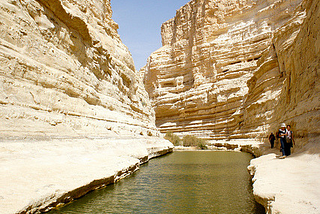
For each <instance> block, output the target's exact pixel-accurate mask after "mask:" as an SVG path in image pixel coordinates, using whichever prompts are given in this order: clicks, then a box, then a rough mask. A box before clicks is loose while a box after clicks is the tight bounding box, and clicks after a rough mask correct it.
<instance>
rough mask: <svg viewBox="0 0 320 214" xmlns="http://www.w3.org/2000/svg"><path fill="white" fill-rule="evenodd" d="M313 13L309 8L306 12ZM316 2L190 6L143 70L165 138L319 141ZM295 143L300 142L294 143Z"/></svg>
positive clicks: (196, 2) (198, 2) (258, 0)
mask: <svg viewBox="0 0 320 214" xmlns="http://www.w3.org/2000/svg"><path fill="white" fill-rule="evenodd" d="M310 8H313V9H310ZM318 8H319V1H312V0H306V1H302V0H292V1H282V0H281V1H276V0H270V1H266V0H245V1H240V0H232V1H227V0H192V1H190V2H189V3H188V4H186V5H185V6H183V7H181V8H180V9H179V10H177V12H176V16H175V17H174V18H173V19H170V20H168V21H167V22H165V23H163V25H162V28H161V33H162V43H163V47H162V48H160V49H159V50H157V51H155V52H154V53H153V54H152V55H151V56H150V57H149V59H148V63H147V65H146V66H145V67H144V68H142V70H141V72H142V73H143V74H144V82H145V85H146V89H147V91H148V93H149V96H150V98H151V99H152V103H153V106H154V107H155V112H156V124H157V126H158V127H159V128H160V129H161V131H162V132H164V133H165V132H167V131H172V132H175V133H178V134H181V135H184V134H187V133H189V134H190V133H191V134H195V135H198V136H200V137H203V138H207V139H232V138H257V137H258V138H259V137H265V136H267V134H268V133H269V132H271V131H273V132H275V131H276V129H277V128H278V126H279V123H280V122H286V123H288V124H291V125H292V126H293V130H294V131H295V133H296V136H297V137H299V138H300V140H301V139H303V140H302V141H300V144H304V143H305V142H310V141H315V139H317V138H318V137H319V131H320V130H319V103H320V102H319V82H318V81H317V78H318V75H319V48H320V44H319V38H320V35H319V26H320V25H319V24H320V23H319V9H318ZM298 141H299V140H298Z"/></svg>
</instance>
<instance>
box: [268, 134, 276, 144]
mask: <svg viewBox="0 0 320 214" xmlns="http://www.w3.org/2000/svg"><path fill="white" fill-rule="evenodd" d="M275 139H276V137H275V136H274V134H273V133H272V132H271V134H270V136H269V142H270V144H271V148H273V147H274V140H275Z"/></svg>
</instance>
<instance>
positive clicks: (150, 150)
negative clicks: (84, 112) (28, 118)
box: [0, 137, 173, 214]
mask: <svg viewBox="0 0 320 214" xmlns="http://www.w3.org/2000/svg"><path fill="white" fill-rule="evenodd" d="M172 148H173V146H172V144H171V143H170V142H169V141H166V140H163V139H160V138H152V137H150V138H128V139H116V138H108V139H71V140H70V139H69V140H67V139H65V140H52V141H35V142H34V141H32V142H31V141H11V142H1V143H0V189H1V191H0V213H1V214H12V213H39V212H40V211H46V210H49V209H50V208H51V207H54V206H59V205H60V204H63V203H67V202H70V201H72V200H73V199H74V198H78V197H81V196H82V195H84V194H86V193H88V192H89V191H92V190H94V189H97V188H101V187H103V186H105V185H107V184H111V183H114V182H116V181H118V180H119V179H121V178H123V177H125V176H127V175H129V174H131V173H132V172H134V171H135V170H137V169H138V168H139V165H140V164H141V163H143V162H146V161H148V160H149V159H150V158H153V157H156V156H159V155H163V154H165V153H167V152H171V151H172Z"/></svg>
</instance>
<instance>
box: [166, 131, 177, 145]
mask: <svg viewBox="0 0 320 214" xmlns="http://www.w3.org/2000/svg"><path fill="white" fill-rule="evenodd" d="M164 138H165V139H167V140H169V141H170V142H171V143H172V144H173V145H175V146H179V145H180V142H181V139H180V137H179V136H178V135H175V134H173V133H172V132H167V133H166V135H165V136H164Z"/></svg>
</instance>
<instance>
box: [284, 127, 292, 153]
mask: <svg viewBox="0 0 320 214" xmlns="http://www.w3.org/2000/svg"><path fill="white" fill-rule="evenodd" d="M286 134H287V135H286V146H285V150H286V151H285V153H286V156H289V155H291V147H293V145H294V140H293V132H292V131H291V126H290V125H287V130H286Z"/></svg>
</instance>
